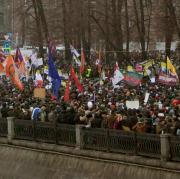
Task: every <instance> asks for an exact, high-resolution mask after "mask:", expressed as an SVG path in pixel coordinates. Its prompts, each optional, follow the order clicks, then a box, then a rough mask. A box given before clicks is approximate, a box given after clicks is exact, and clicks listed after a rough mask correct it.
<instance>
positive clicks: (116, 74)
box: [112, 69, 124, 88]
mask: <svg viewBox="0 0 180 179" xmlns="http://www.w3.org/2000/svg"><path fill="white" fill-rule="evenodd" d="M123 79H124V76H123V74H122V73H121V72H120V71H119V70H118V69H116V70H115V72H114V77H113V78H112V83H113V87H114V88H117V87H118V85H117V83H119V82H120V81H122V80H123Z"/></svg>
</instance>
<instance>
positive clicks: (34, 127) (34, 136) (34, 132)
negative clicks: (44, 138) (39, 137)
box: [32, 120, 36, 141]
mask: <svg viewBox="0 0 180 179" xmlns="http://www.w3.org/2000/svg"><path fill="white" fill-rule="evenodd" d="M32 125H33V140H34V141H36V121H35V120H33V123H32Z"/></svg>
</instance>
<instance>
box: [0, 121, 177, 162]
mask: <svg viewBox="0 0 180 179" xmlns="http://www.w3.org/2000/svg"><path fill="white" fill-rule="evenodd" d="M9 122H10V121H8V125H10V126H8V125H7V119H0V136H1V137H5V136H7V135H8V136H9V134H10V133H9V127H10V128H11V124H10V123H9ZM12 123H14V125H13V126H14V127H13V128H12V129H14V132H12V134H13V133H14V136H13V138H15V139H22V140H31V141H37V142H45V143H53V144H57V145H68V146H76V145H78V146H79V144H78V141H80V148H82V149H91V150H99V151H106V152H115V153H125V154H133V155H140V156H146V157H153V158H162V157H163V153H162V149H163V147H165V148H167V149H168V148H170V152H169V154H168V156H170V158H168V159H170V160H173V161H180V137H176V136H171V135H168V134H167V135H162V136H160V135H156V134H147V133H135V132H125V131H120V130H113V129H101V128H85V127H83V126H82V127H80V128H79V127H78V125H77V126H76V125H69V124H61V123H49V122H39V121H29V120H19V119H15V120H12ZM78 129H80V130H78ZM78 131H79V132H78ZM77 136H79V138H78V137H77ZM164 137H166V142H165V143H164V139H165V138H164ZM8 139H9V138H8ZM164 144H165V145H164ZM168 156H167V157H168Z"/></svg>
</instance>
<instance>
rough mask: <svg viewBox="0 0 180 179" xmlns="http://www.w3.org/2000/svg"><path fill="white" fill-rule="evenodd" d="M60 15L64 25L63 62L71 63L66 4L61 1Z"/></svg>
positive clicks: (63, 0)
mask: <svg viewBox="0 0 180 179" xmlns="http://www.w3.org/2000/svg"><path fill="white" fill-rule="evenodd" d="M62 9H63V11H62V13H63V14H62V15H63V25H64V44H65V60H66V61H67V62H71V60H72V56H71V52H70V45H69V40H68V31H67V19H66V18H67V13H66V4H65V0H62Z"/></svg>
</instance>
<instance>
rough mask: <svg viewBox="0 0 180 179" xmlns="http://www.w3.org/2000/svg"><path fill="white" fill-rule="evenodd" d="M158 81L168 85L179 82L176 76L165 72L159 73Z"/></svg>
mask: <svg viewBox="0 0 180 179" xmlns="http://www.w3.org/2000/svg"><path fill="white" fill-rule="evenodd" d="M158 81H159V83H162V84H165V85H169V86H175V85H177V84H178V82H179V80H178V79H177V78H175V77H171V76H168V75H166V74H160V75H159V78H158Z"/></svg>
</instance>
